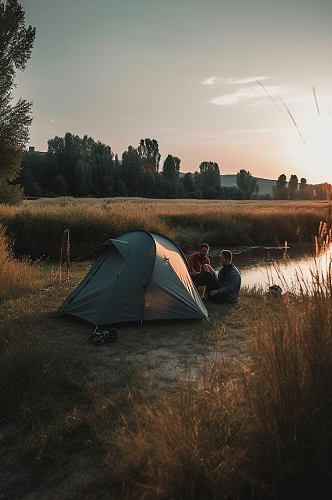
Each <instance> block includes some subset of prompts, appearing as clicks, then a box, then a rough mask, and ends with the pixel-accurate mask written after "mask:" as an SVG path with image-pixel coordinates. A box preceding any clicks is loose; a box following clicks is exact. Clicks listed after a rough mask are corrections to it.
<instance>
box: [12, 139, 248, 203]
mask: <svg viewBox="0 0 332 500" xmlns="http://www.w3.org/2000/svg"><path fill="white" fill-rule="evenodd" d="M160 159H161V155H160V152H159V145H158V141H157V140H156V139H150V138H145V139H141V140H140V141H139V144H138V146H137V147H133V146H128V149H127V150H126V151H124V152H123V154H122V156H121V159H120V158H119V157H118V155H117V154H114V153H113V152H112V149H111V147H110V146H108V145H106V144H103V143H101V142H99V141H98V142H96V141H95V140H94V139H92V138H91V137H88V136H84V137H83V138H81V137H79V136H77V135H73V134H71V133H70V132H67V133H66V134H65V136H64V137H57V136H56V137H54V138H53V139H50V140H49V141H48V151H47V152H46V153H39V152H26V153H25V155H24V158H23V164H22V166H23V168H22V171H21V173H20V176H19V177H18V179H17V182H18V183H20V184H22V186H23V188H24V192H25V194H26V195H27V196H37V197H38V196H65V195H67V196H68V195H70V196H82V197H84V196H85V197H86V196H91V197H108V196H144V197H154V198H207V199H226V198H232V199H246V198H250V197H255V196H257V194H258V186H257V180H256V179H255V178H254V177H253V176H252V175H251V174H250V172H247V171H245V170H241V171H240V172H239V173H238V175H237V184H238V185H237V186H234V187H225V186H222V185H221V181H220V169H219V165H218V163H216V162H213V161H204V162H202V163H201V164H200V165H199V170H198V171H197V172H195V173H194V174H192V173H186V174H182V175H180V165H181V159H180V158H178V157H177V156H174V155H171V154H168V155H167V157H166V159H165V161H164V163H163V165H162V167H161V168H160Z"/></svg>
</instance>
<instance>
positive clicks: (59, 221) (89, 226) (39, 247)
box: [0, 198, 331, 259]
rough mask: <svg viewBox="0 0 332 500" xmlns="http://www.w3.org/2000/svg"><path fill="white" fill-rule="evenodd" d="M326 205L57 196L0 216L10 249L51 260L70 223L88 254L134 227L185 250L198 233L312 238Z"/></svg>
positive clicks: (234, 239)
mask: <svg viewBox="0 0 332 500" xmlns="http://www.w3.org/2000/svg"><path fill="white" fill-rule="evenodd" d="M330 207H331V203H330V204H329V203H328V202H285V201H273V202H272V201H269V202H258V201H257V202H253V201H240V202H239V201H206V200H195V201H193V200H167V201H165V200H148V199H140V198H136V199H117V198H111V199H98V200H96V199H89V198H86V199H75V198H56V199H54V200H45V199H41V200H36V201H26V202H25V203H24V204H23V205H22V206H20V207H10V208H9V207H6V206H0V221H2V222H3V224H4V225H5V226H7V227H8V231H9V234H10V235H11V236H12V237H13V239H14V240H15V254H16V255H23V254H29V255H30V256H31V257H32V258H37V257H40V256H42V255H46V256H48V257H51V258H53V259H57V258H58V256H59V247H60V244H61V239H62V234H63V231H64V229H67V228H69V230H70V232H71V244H72V257H73V258H74V259H87V258H92V257H93V256H94V255H95V254H96V249H97V248H99V247H100V245H101V244H102V243H103V242H104V241H105V240H107V239H108V238H111V237H117V236H119V235H120V234H121V233H123V232H126V231H130V230H133V229H147V230H152V231H157V232H161V233H163V234H165V235H167V236H169V237H171V238H173V239H175V240H176V241H177V243H179V244H180V245H181V246H182V247H183V248H184V249H185V250H188V249H192V248H194V247H196V246H197V245H198V244H200V243H201V241H202V240H206V241H208V242H209V243H210V244H211V245H214V246H226V245H233V246H235V245H248V244H265V243H269V244H280V243H283V242H284V241H285V240H287V241H310V240H311V239H313V235H314V234H316V231H317V227H318V225H319V222H320V221H321V220H325V221H327V220H328V218H329V216H330V215H329V214H330Z"/></svg>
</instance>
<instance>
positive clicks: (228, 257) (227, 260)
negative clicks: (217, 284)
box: [220, 250, 233, 266]
mask: <svg viewBox="0 0 332 500" xmlns="http://www.w3.org/2000/svg"><path fill="white" fill-rule="evenodd" d="M232 259H233V254H232V252H231V251H230V250H222V251H221V254H220V260H221V265H222V266H227V265H229V264H231V263H232Z"/></svg>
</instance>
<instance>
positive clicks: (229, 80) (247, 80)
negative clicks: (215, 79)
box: [225, 76, 271, 85]
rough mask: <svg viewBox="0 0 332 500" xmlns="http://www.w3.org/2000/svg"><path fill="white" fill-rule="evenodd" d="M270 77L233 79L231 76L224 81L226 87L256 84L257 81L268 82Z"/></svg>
mask: <svg viewBox="0 0 332 500" xmlns="http://www.w3.org/2000/svg"><path fill="white" fill-rule="evenodd" d="M269 78H271V77H270V76H249V77H248V78H234V77H233V76H231V77H230V78H227V79H226V80H225V83H227V84H228V85H246V84H247V83H256V82H257V80H259V81H260V80H268V79H269Z"/></svg>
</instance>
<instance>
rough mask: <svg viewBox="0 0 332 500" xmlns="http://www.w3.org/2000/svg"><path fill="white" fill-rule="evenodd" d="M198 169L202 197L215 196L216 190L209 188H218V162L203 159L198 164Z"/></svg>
mask: <svg viewBox="0 0 332 500" xmlns="http://www.w3.org/2000/svg"><path fill="white" fill-rule="evenodd" d="M199 170H200V182H199V183H200V188H201V190H202V194H203V197H208V198H211V197H215V196H217V194H216V193H217V191H215V190H213V191H211V189H212V188H220V184H221V183H220V170H219V165H218V163H216V162H213V161H203V162H202V163H201V164H200V166H199ZM214 195H215V196H214Z"/></svg>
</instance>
